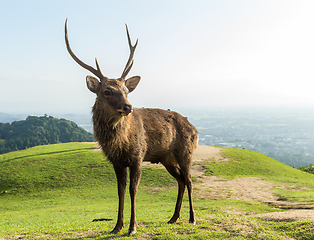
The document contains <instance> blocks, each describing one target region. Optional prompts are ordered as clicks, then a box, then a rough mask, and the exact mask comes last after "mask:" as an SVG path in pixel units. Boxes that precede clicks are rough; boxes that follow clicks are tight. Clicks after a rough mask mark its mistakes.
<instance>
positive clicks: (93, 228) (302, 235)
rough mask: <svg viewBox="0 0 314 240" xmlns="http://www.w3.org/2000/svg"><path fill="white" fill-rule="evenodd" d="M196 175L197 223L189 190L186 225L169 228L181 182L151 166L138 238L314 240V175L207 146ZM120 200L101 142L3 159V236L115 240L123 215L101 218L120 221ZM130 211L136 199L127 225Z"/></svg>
mask: <svg viewBox="0 0 314 240" xmlns="http://www.w3.org/2000/svg"><path fill="white" fill-rule="evenodd" d="M192 175H193V186H194V206H195V210H196V215H197V224H196V226H192V225H190V224H188V223H187V219H188V217H187V215H188V209H187V205H188V204H187V201H188V200H187V197H186V196H185V199H184V203H183V207H182V217H181V219H180V221H179V222H178V223H177V224H174V225H168V224H165V222H166V221H167V219H168V218H169V217H170V216H171V215H172V212H173V210H174V205H175V201H176V195H177V189H176V185H177V184H176V182H175V181H174V180H173V178H172V177H171V176H170V175H169V174H168V173H167V171H166V170H165V169H164V168H163V167H162V166H161V165H160V164H147V163H145V164H144V166H143V173H142V177H141V182H140V188H139V192H138V196H137V216H138V221H139V228H138V230H139V232H138V233H137V234H136V235H135V237H136V238H139V239H152V238H154V239H261V238H263V239H313V237H314V234H313V231H314V227H313V221H314V219H313V216H314V213H313V208H314V175H313V174H308V173H305V172H302V171H299V170H297V169H294V168H291V167H288V166H286V165H284V164H281V163H279V162H277V161H275V160H273V159H271V158H269V157H267V156H265V155H263V154H260V153H257V152H252V151H248V150H243V149H231V148H216V147H210V146H199V148H198V149H197V151H196V153H195V155H194V163H193V173H192ZM1 193H2V194H1ZM117 198H118V197H117V189H116V179H115V175H114V171H113V169H112V166H111V165H110V164H109V163H108V161H106V159H105V158H104V157H103V155H102V153H101V152H100V151H97V149H96V147H95V146H94V145H93V144H87V143H65V144H54V145H47V146H37V147H33V148H30V149H26V150H22V151H16V152H11V153H6V154H2V155H0V211H1V212H2V213H3V217H2V218H1V219H0V238H1V237H4V238H5V239H16V238H23V239H34V238H37V239H38V238H40V239H43V238H44V239H91V238H92V239H111V238H113V235H111V234H109V231H110V230H112V228H113V226H114V220H113V221H107V222H96V223H92V219H94V218H103V217H104V218H108V219H115V218H116V214H117V213H116V210H117ZM129 209H130V202H129V196H126V203H125V214H126V216H125V219H126V226H127V225H128V224H127V223H128V221H129V213H130V212H129ZM29 216H32V217H31V218H30V217H29ZM1 233H5V234H3V235H1ZM125 233H126V229H123V231H122V232H121V233H119V234H118V235H117V237H118V238H122V239H124V237H125Z"/></svg>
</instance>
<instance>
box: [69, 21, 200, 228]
mask: <svg viewBox="0 0 314 240" xmlns="http://www.w3.org/2000/svg"><path fill="white" fill-rule="evenodd" d="M127 35H128V41H129V46H130V52H131V53H130V57H129V60H128V62H127V65H126V66H125V69H124V71H123V73H122V75H121V78H118V79H108V78H107V77H105V76H104V75H103V74H102V73H101V71H100V68H99V65H98V62H97V60H96V65H97V69H95V68H93V67H91V66H89V65H87V64H85V63H84V62H82V61H81V60H80V59H79V58H77V57H76V56H75V54H74V53H73V52H72V50H71V48H70V44H69V41H68V35H67V21H66V23H65V41H66V46H67V49H68V52H69V54H70V55H71V56H72V58H73V59H74V60H75V61H76V62H77V63H78V64H79V65H80V66H82V67H83V68H85V69H87V70H89V71H91V72H92V73H93V74H95V75H96V76H97V77H98V78H99V80H98V79H96V78H94V77H92V76H87V78H86V82H87V87H88V89H89V90H90V91H92V92H93V93H95V94H97V98H96V101H95V104H94V106H93V123H94V133H95V137H96V139H97V140H98V142H99V144H100V146H101V148H102V151H103V153H104V154H105V155H106V156H107V158H108V160H109V161H110V162H111V163H112V165H113V167H114V170H115V173H116V177H117V182H118V195H119V211H118V219H117V223H116V226H115V227H114V229H113V231H112V233H117V232H119V231H120V230H121V229H122V227H123V224H124V217H123V216H124V212H123V209H124V197H125V189H126V183H127V168H129V170H130V186H129V189H130V196H131V220H130V226H129V231H128V234H133V233H135V232H136V226H137V223H136V216H135V197H136V192H137V187H138V184H139V180H140V177H141V172H142V171H141V170H142V163H143V161H148V162H152V163H159V162H160V163H162V164H163V165H164V166H165V168H166V169H167V170H168V172H169V173H170V174H171V175H172V176H173V177H174V178H175V179H176V180H177V182H178V198H177V203H176V207H175V211H174V214H173V216H172V218H171V219H170V220H169V221H168V223H174V222H176V221H177V220H178V218H179V217H180V209H181V204H182V199H183V195H184V191H185V186H187V189H188V196H189V205H190V219H189V221H190V223H193V224H195V213H194V209H193V203H192V181H191V173H190V170H191V164H192V154H193V151H194V150H195V148H196V147H197V142H198V134H197V131H196V129H195V127H194V126H193V125H192V124H191V123H190V122H189V121H188V120H187V118H185V117H183V116H181V115H180V114H178V113H176V112H173V111H165V110H161V109H151V108H134V109H132V105H131V104H130V103H129V102H128V100H127V95H128V94H129V93H130V92H132V91H133V90H134V89H135V88H136V86H137V84H138V83H139V81H140V77H139V76H134V77H131V78H129V79H127V80H125V77H126V75H127V74H128V72H129V71H130V69H131V67H132V65H133V60H132V59H133V55H134V51H135V48H136V45H137V42H136V44H135V45H134V46H132V44H131V39H130V35H129V32H128V29H127ZM132 110H133V111H132Z"/></svg>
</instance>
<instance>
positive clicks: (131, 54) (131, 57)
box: [121, 24, 138, 79]
mask: <svg viewBox="0 0 314 240" xmlns="http://www.w3.org/2000/svg"><path fill="white" fill-rule="evenodd" d="M125 27H126V33H127V35H128V42H129V47H130V57H129V60H128V62H127V63H126V65H125V68H124V70H123V73H122V75H121V78H122V79H125V77H126V76H127V75H128V73H129V72H130V70H131V68H132V66H133V62H134V60H133V57H134V52H135V49H136V46H137V43H138V39H137V40H136V43H135V45H134V46H132V42H131V37H130V34H129V29H128V25H126V24H125Z"/></svg>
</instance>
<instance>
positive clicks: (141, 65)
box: [0, 0, 314, 115]
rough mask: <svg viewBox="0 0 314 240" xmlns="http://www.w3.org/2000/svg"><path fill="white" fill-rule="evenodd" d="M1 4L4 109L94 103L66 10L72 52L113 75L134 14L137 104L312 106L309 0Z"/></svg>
mask: <svg viewBox="0 0 314 240" xmlns="http://www.w3.org/2000/svg"><path fill="white" fill-rule="evenodd" d="M2 8H3V14H2V15H1V16H0V19H1V20H2V21H1V22H2V23H3V24H2V27H1V28H0V31H1V36H2V38H1V39H0V49H1V64H0V105H1V108H0V112H10V113H20V112H24V113H33V114H37V113H41V112H42V114H45V113H47V114H48V115H51V114H52V113H58V114H59V113H63V114H65V113H68V114H77V113H80V112H82V113H84V114H85V113H88V112H91V108H92V106H93V103H94V100H95V94H93V93H91V92H90V91H89V90H88V89H87V88H86V83H85V77H86V75H92V74H91V73H90V72H88V71H86V70H85V69H83V68H81V67H80V66H79V65H78V64H77V63H75V62H74V61H73V59H72V58H71V57H70V55H69V54H68V52H67V51H66V47H65V42H64V23H65V19H66V18H68V34H69V41H70V44H71V48H72V50H73V51H74V53H75V54H76V55H77V56H78V57H79V58H80V59H81V60H82V61H84V62H85V63H86V64H88V65H91V66H93V67H95V63H94V59H95V57H97V59H98V62H99V64H100V67H101V69H102V72H103V73H105V75H106V76H108V77H110V78H112V77H119V76H120V74H121V72H122V70H123V67H124V65H125V63H126V61H127V58H128V55H129V49H128V44H127V37H126V32H125V23H127V24H128V27H129V31H130V35H131V39H132V43H133V44H134V43H135V41H136V39H139V44H138V46H137V49H136V52H135V57H134V59H135V60H134V61H135V62H134V66H133V68H132V70H131V72H130V74H129V75H128V77H132V76H134V75H140V76H141V77H142V79H141V82H140V84H139V85H138V87H137V89H136V90H135V91H134V92H132V93H131V94H130V95H129V100H130V103H131V104H132V105H133V106H134V107H153V108H162V109H167V108H170V109H174V110H176V109H182V108H192V109H193V108H199V109H206V108H220V107H222V108H224V107H229V108H243V107H251V108H265V107H266V108H267V107H277V108H286V107H289V106H290V107H293V108H296V109H299V108H314V95H313V94H312V89H313V88H314V81H313V80H314V71H313V70H312V66H313V64H314V58H313V56H314V45H313V42H314V32H313V31H310V30H309V29H312V26H311V25H312V23H313V22H314V15H313V14H312V13H313V11H314V2H312V1H310V0H304V1H298V0H291V1H285V0H277V1H270V0H269V1H268V0H263V1H261V0H255V1H244V0H238V1H231V0H225V1H214V0H212V1H206V0H200V1H193V2H189V1H170V2H169V1H158V2H146V1H134V2H132V3H130V2H128V1H119V2H109V1H99V0H94V1H92V3H89V4H87V3H86V2H83V1H75V0H69V1H67V2H64V1H60V0H57V1H53V2H38V1H35V0H31V1H27V2H24V1H14V2H10V1H7V2H4V3H3V4H2ZM87 13H88V14H87ZM89 13H91V14H89ZM12 16H14V18H13V17H12ZM8 19H9V21H8Z"/></svg>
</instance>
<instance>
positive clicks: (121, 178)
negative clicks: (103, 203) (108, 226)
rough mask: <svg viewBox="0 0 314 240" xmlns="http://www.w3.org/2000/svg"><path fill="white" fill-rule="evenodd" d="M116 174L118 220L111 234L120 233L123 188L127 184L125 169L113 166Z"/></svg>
mask: <svg viewBox="0 0 314 240" xmlns="http://www.w3.org/2000/svg"><path fill="white" fill-rule="evenodd" d="M114 170H115V172H116V177H117V182H118V195H119V210H118V219H117V224H116V226H115V227H114V229H113V230H112V231H111V233H118V232H120V231H121V229H122V227H123V223H124V219H123V208H124V196H125V187H126V182H127V176H128V172H127V168H120V167H117V166H114Z"/></svg>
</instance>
